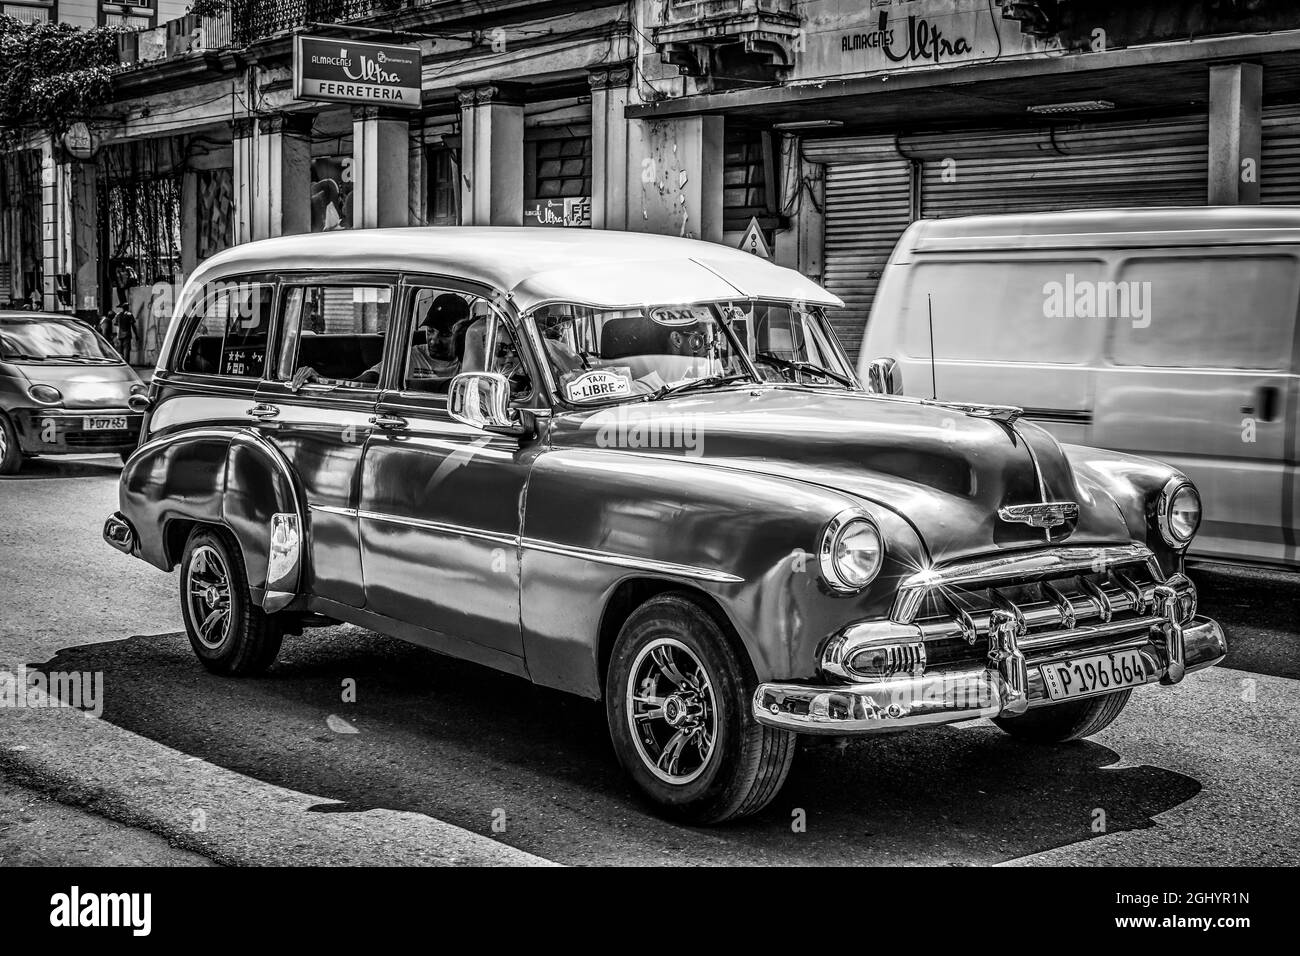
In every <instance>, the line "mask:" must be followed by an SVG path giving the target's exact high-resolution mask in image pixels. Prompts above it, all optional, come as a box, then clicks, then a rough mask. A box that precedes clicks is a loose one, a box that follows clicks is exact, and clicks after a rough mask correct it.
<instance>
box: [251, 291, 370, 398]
mask: <svg viewBox="0 0 1300 956" xmlns="http://www.w3.org/2000/svg"><path fill="white" fill-rule="evenodd" d="M392 298H393V290H392V288H391V287H389V286H387V285H291V286H285V289H284V294H283V295H282V296H281V301H282V303H283V305H282V306H281V314H282V320H281V322H280V351H279V360H278V362H277V363H276V374H275V378H276V380H277V381H280V382H296V383H297V384H298V385H303V384H306V383H310V382H321V383H324V384H333V385H340V384H343V385H357V386H361V387H364V386H377V385H378V384H379V367H380V362H381V361H382V359H383V357H384V336H385V335H386V334H387V332H388V319H389V312H390V311H391V308H392Z"/></svg>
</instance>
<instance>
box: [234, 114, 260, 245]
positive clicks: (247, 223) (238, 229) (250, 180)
mask: <svg viewBox="0 0 1300 956" xmlns="http://www.w3.org/2000/svg"><path fill="white" fill-rule="evenodd" d="M231 178H232V179H233V180H234V184H233V189H234V193H235V216H234V240H235V244H236V245H238V244H239V243H241V242H251V241H252V240H253V238H254V236H253V211H254V209H255V208H256V206H257V201H258V200H257V193H256V191H255V185H254V184H255V183H256V181H257V157H256V154H255V151H254V148H253V121H252V120H249V119H237V120H235V122H234V129H233V130H232V138H231Z"/></svg>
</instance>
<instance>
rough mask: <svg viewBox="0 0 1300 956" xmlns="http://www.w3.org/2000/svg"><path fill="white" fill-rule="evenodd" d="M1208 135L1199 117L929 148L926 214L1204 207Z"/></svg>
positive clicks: (923, 204)
mask: <svg viewBox="0 0 1300 956" xmlns="http://www.w3.org/2000/svg"><path fill="white" fill-rule="evenodd" d="M1208 136H1209V134H1208V124H1207V122H1206V119H1205V117H1204V116H1199V117H1192V118H1188V119H1184V120H1177V121H1163V122H1159V123H1154V122H1153V123H1146V124H1114V125H1111V126H1081V127H1074V128H1071V129H1068V130H1058V131H1055V132H1051V131H1048V132H1043V133H1030V134H1025V133H1006V134H1002V135H1001V136H998V137H996V138H994V137H988V138H985V139H984V142H983V144H982V145H983V147H984V149H985V150H986V153H985V154H984V155H983V156H970V157H966V156H962V155H960V154H959V155H956V156H952V157H940V156H936V155H935V154H934V153H933V152H931V151H929V150H925V152H924V159H925V163H924V172H923V176H922V182H921V210H922V215H924V216H925V217H926V218H946V217H950V216H971V215H980V214H985V213H1005V212H1052V211H1055V210H1061V209H1098V208H1105V207H1108V206H1187V205H1204V204H1205V200H1206V191H1207V186H1206V183H1207V181H1208V160H1207V155H1208V141H1209V140H1208ZM902 145H903V149H904V151H905V152H906V151H907V145H908V144H906V143H904V144H902ZM918 152H920V150H918ZM947 159H951V162H946V161H945V160H947Z"/></svg>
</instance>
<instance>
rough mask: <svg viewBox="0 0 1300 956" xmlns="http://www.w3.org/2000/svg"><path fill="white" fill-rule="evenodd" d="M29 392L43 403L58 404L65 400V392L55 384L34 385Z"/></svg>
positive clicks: (34, 398)
mask: <svg viewBox="0 0 1300 956" xmlns="http://www.w3.org/2000/svg"><path fill="white" fill-rule="evenodd" d="M27 394H28V395H30V396H31V397H32V399H33V400H34V401H37V402H40V403H41V404H42V405H57V404H58V403H59V402H61V401H63V393H62V392H60V391H59V390H58V389H57V388H55V387H54V386H53V385H33V386H32V387H31V388H29V389H28V390H27Z"/></svg>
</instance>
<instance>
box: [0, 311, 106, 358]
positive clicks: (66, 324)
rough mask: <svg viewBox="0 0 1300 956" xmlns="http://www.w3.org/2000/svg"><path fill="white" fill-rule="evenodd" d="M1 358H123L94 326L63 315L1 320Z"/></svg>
mask: <svg viewBox="0 0 1300 956" xmlns="http://www.w3.org/2000/svg"><path fill="white" fill-rule="evenodd" d="M0 358H3V359H7V360H10V361H18V362H76V363H93V364H101V363H106V362H119V361H121V360H120V359H119V358H118V357H117V354H116V353H115V352H113V351H112V350H111V349H110V348H109V347H108V346H107V345H106V344H104V342H103V340H102V339H100V337H99V336H98V335H96V334H95V333H94V331H93V330H92V329H90V328H89V327H87V326H85V325H82V324H81V323H79V322H74V321H71V320H63V319H23V320H19V321H17V322H5V323H3V324H0Z"/></svg>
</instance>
